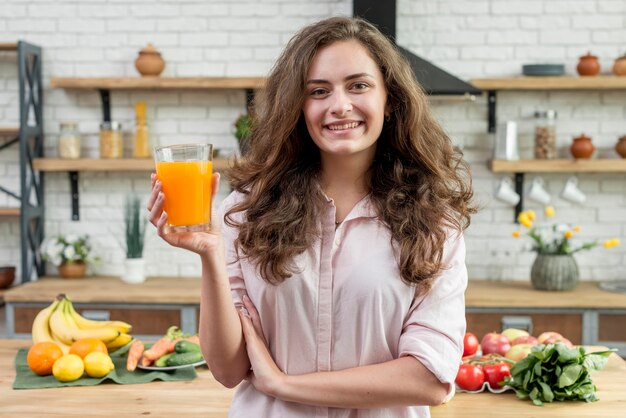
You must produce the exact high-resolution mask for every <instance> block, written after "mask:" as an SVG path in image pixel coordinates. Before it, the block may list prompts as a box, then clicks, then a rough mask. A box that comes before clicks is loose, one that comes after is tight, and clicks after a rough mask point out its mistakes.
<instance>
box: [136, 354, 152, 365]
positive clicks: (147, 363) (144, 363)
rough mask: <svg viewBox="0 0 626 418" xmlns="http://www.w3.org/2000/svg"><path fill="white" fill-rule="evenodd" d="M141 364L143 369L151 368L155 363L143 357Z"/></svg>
mask: <svg viewBox="0 0 626 418" xmlns="http://www.w3.org/2000/svg"><path fill="white" fill-rule="evenodd" d="M139 362H140V363H141V365H142V366H143V367H146V366H150V365H151V364H152V363H153V362H152V360H150V359H147V358H146V357H145V356H142V357H141V360H140V361H139Z"/></svg>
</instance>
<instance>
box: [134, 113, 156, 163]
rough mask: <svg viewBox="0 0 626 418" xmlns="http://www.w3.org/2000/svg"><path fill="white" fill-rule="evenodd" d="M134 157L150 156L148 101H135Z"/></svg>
mask: <svg viewBox="0 0 626 418" xmlns="http://www.w3.org/2000/svg"><path fill="white" fill-rule="evenodd" d="M133 157H134V158H150V157H152V153H151V152H150V131H149V129H148V122H147V118H146V102H137V103H135V143H134V149H133Z"/></svg>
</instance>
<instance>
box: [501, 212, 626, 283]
mask: <svg viewBox="0 0 626 418" xmlns="http://www.w3.org/2000/svg"><path fill="white" fill-rule="evenodd" d="M544 215H545V217H546V218H551V217H553V216H554V208H553V207H552V206H548V207H546V209H545V212H544ZM535 219H536V215H535V212H534V211H532V210H527V211H524V212H521V213H520V214H519V216H518V218H517V220H518V221H519V223H520V225H522V226H524V227H526V228H527V229H528V232H527V233H526V235H527V236H529V237H530V238H531V239H532V242H533V247H532V250H533V251H535V252H536V253H537V257H536V258H535V261H534V262H533V266H532V268H531V271H530V279H531V283H532V285H533V287H534V288H535V289H539V290H570V289H573V288H575V287H576V286H577V285H578V264H577V263H576V259H575V258H574V254H575V253H577V252H579V251H583V250H590V249H592V248H594V247H596V246H597V245H598V244H599V243H598V241H590V242H580V241H578V240H577V238H576V235H577V234H578V233H580V231H581V228H580V227H579V226H575V225H569V224H565V223H553V224H549V223H545V224H539V225H535V224H534V221H535ZM521 235H522V233H521V232H520V231H514V232H513V236H514V237H516V238H519V237H520V236H521ZM619 243H620V242H619V239H617V238H613V239H609V240H606V241H604V244H603V245H604V247H605V248H611V247H615V246H617V245H619Z"/></svg>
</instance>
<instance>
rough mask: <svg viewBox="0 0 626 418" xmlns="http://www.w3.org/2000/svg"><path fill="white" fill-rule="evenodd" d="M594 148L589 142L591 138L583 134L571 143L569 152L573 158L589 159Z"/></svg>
mask: <svg viewBox="0 0 626 418" xmlns="http://www.w3.org/2000/svg"><path fill="white" fill-rule="evenodd" d="M595 150H596V147H595V146H594V145H593V143H592V142H591V137H588V136H587V135H585V134H581V135H580V136H577V137H576V138H574V140H573V141H572V145H571V146H570V152H571V153H572V156H573V157H574V158H591V156H592V155H593V152H594V151H595Z"/></svg>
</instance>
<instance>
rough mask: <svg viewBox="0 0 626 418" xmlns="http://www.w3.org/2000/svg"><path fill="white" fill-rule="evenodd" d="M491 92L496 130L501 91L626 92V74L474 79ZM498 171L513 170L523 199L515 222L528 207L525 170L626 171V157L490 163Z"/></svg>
mask: <svg viewBox="0 0 626 418" xmlns="http://www.w3.org/2000/svg"><path fill="white" fill-rule="evenodd" d="M472 84H473V85H474V86H475V87H477V88H479V89H482V90H486V91H487V130H488V132H491V133H495V132H496V111H497V106H496V105H497V92H498V91H626V77H617V76H594V77H568V76H552V77H503V78H485V79H476V80H472ZM489 168H490V169H491V170H492V171H493V172H494V173H513V174H514V178H515V191H516V192H517V194H518V195H519V196H520V200H519V202H518V203H517V205H516V206H515V214H514V221H515V222H517V217H518V215H519V214H520V212H522V211H523V210H524V174H525V173H537V172H542V173H626V160H608V159H607V160H586V161H583V160H526V161H500V160H495V161H491V162H490V163H489Z"/></svg>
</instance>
